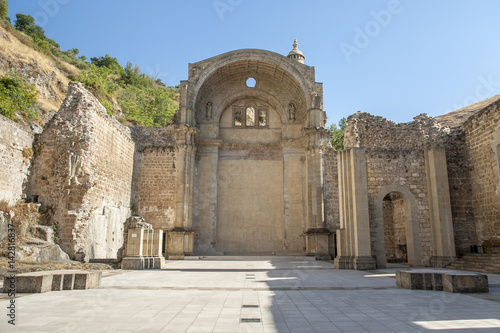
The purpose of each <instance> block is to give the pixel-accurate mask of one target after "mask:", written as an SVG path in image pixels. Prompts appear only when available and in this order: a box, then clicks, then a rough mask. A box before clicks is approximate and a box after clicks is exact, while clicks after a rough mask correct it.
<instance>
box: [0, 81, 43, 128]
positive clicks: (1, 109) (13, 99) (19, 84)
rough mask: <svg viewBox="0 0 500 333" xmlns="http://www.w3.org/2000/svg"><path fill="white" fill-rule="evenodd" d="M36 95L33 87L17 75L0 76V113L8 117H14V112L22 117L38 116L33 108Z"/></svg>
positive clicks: (34, 117) (32, 117)
mask: <svg viewBox="0 0 500 333" xmlns="http://www.w3.org/2000/svg"><path fill="white" fill-rule="evenodd" d="M37 95H38V92H37V91H36V89H35V87H34V86H33V85H31V84H29V83H27V82H26V80H25V79H23V78H21V77H19V76H18V75H15V74H12V73H9V74H8V75H7V76H3V77H0V113H1V114H3V115H4V116H5V117H7V118H9V119H14V115H15V114H16V112H17V113H19V114H21V115H22V116H23V117H24V118H31V119H36V118H38V113H36V112H35V111H34V110H33V107H34V106H35V105H36V97H37Z"/></svg>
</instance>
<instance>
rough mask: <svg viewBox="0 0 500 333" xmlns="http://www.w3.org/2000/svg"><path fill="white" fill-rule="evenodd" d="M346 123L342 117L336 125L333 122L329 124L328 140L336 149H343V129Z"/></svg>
mask: <svg viewBox="0 0 500 333" xmlns="http://www.w3.org/2000/svg"><path fill="white" fill-rule="evenodd" d="M346 125H347V119H345V117H344V118H342V119H340V121H339V126H338V127H337V125H335V124H332V125H331V126H330V142H331V143H332V146H333V147H334V148H335V149H336V150H337V151H342V150H344V131H345V127H346Z"/></svg>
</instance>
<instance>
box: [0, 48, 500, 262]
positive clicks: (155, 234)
mask: <svg viewBox="0 0 500 333" xmlns="http://www.w3.org/2000/svg"><path fill="white" fill-rule="evenodd" d="M188 73H189V74H188V78H187V80H186V81H181V82H180V106H179V110H178V112H177V114H176V116H175V118H174V119H173V121H172V122H171V123H170V124H169V125H167V126H165V127H162V128H147V127H126V126H124V125H122V124H120V123H119V122H118V121H117V120H116V119H115V118H114V117H113V116H110V115H108V114H107V113H106V110H105V109H104V107H103V106H102V105H100V104H99V102H98V101H97V100H96V99H95V97H93V96H92V95H91V94H90V93H89V92H87V91H86V90H85V89H84V88H83V86H82V85H81V84H80V83H71V84H70V86H69V88H68V94H67V98H66V100H65V101H64V102H63V105H62V107H61V109H60V110H59V112H58V113H57V114H56V115H55V116H54V117H53V118H52V119H51V121H50V122H49V123H48V125H47V126H46V128H45V129H44V131H43V133H41V134H40V135H38V137H37V138H36V139H35V141H34V142H33V140H32V139H33V138H31V139H30V138H26V140H25V141H22V140H21V141H20V142H18V145H19V146H20V147H21V148H22V146H23V144H24V143H23V142H26V144H25V145H26V146H27V147H28V146H29V145H31V147H32V148H33V150H34V152H35V157H34V158H33V160H32V161H31V162H30V163H28V164H26V165H25V166H24V167H23V168H21V169H20V170H19V171H17V172H18V173H19V177H17V178H16V179H17V180H16V181H14V182H9V184H1V185H2V187H3V190H5V188H7V187H8V192H9V193H10V194H9V195H11V197H10V198H4V199H9V200H11V201H13V200H14V201H15V200H17V199H19V198H20V196H21V194H22V193H23V192H24V193H25V194H27V197H29V198H30V199H31V200H33V201H34V202H38V203H40V204H41V207H42V209H44V211H45V214H46V216H47V218H48V219H49V220H50V221H51V223H53V224H56V225H57V227H58V237H59V238H60V245H61V248H62V249H63V250H64V251H65V252H67V253H68V254H69V255H70V257H71V258H73V259H77V260H85V261H87V260H90V259H104V258H117V257H120V256H127V255H131V252H130V251H133V250H130V251H129V253H126V252H127V251H126V250H127V249H126V248H124V247H125V246H124V244H125V243H127V241H128V242H129V243H130V242H133V241H134V238H131V237H132V236H131V235H136V236H137V234H135V233H134V234H130V232H129V231H130V230H127V228H126V226H125V222H126V220H127V219H128V218H129V217H130V216H140V217H143V218H144V220H145V221H146V222H147V223H148V224H150V225H151V226H152V229H151V230H145V231H144V230H143V231H142V233H140V234H139V238H140V239H141V240H140V242H141V244H140V245H141V249H140V250H139V252H137V251H136V252H135V253H134V254H133V255H136V256H139V257H140V256H142V255H145V254H144V253H143V251H146V250H144V249H143V248H142V246H143V243H142V242H143V240H142V239H143V238H144V237H146V238H148V237H149V239H150V240H144V244H145V245H144V246H145V247H147V246H149V248H152V249H156V250H155V253H151V252H150V253H149V254H148V255H153V256H155V255H156V256H164V257H165V258H167V259H183V258H185V257H186V256H193V255H195V256H200V255H294V256H315V257H316V258H317V259H322V260H334V264H335V267H336V268H341V269H374V268H376V267H378V268H380V267H385V265H386V264H387V263H388V262H389V263H390V262H406V263H408V264H409V265H410V266H413V267H419V266H434V267H445V266H446V265H448V264H450V263H452V262H453V261H455V260H457V258H458V257H460V256H462V255H464V254H466V253H470V252H475V251H483V252H488V251H490V252H498V250H499V249H500V111H499V107H500V97H499V96H497V97H493V98H491V99H489V100H486V101H483V102H481V103H478V104H475V105H472V106H469V107H466V108H464V109H461V110H458V111H456V112H453V113H451V114H448V115H444V116H441V117H436V118H433V117H430V116H427V115H425V114H422V115H419V116H416V117H415V118H414V121H413V122H410V123H403V124H395V123H393V122H391V121H388V120H386V119H384V118H382V117H376V116H372V115H369V114H366V113H361V112H358V113H356V114H353V115H352V116H350V117H349V119H348V126H347V128H346V131H345V142H344V145H345V149H344V151H342V152H339V151H336V150H335V149H334V148H332V146H331V144H330V141H329V132H328V130H327V128H326V127H325V125H326V121H327V119H326V113H325V111H324V110H323V86H322V84H321V83H318V82H316V81H315V72H314V67H311V66H308V65H306V64H305V56H304V54H303V53H302V52H301V51H300V50H299V49H298V45H297V42H296V41H295V43H294V45H293V50H292V51H291V52H290V53H289V54H288V55H286V56H284V55H280V54H277V53H274V52H270V51H265V50H257V49H243V50H236V51H232V52H228V53H224V54H221V55H218V56H215V57H213V58H209V59H206V60H202V61H200V62H197V63H193V64H189V68H188ZM5 122H6V120H4V119H2V124H1V126H4V125H3V124H4V123H5ZM19 131H21V129H19ZM19 131H18V132H19ZM19 133H20V132H19ZM19 133H18V134H16V137H17V138H19V137H22V135H23V134H22V133H21V134H19ZM30 140H31V141H30ZM18 152H19V149H18V150H17V152H16V154H18ZM28 174H29V176H26V175H28ZM26 179H27V183H25V184H24V189H23V182H26ZM5 192H6V191H3V192H2V193H5ZM145 235H146V236H145ZM148 235H149V236H148ZM129 236H130V237H129ZM148 242H149V243H148ZM148 244H149V245H148ZM478 249H479V250H478ZM136 250H137V249H136Z"/></svg>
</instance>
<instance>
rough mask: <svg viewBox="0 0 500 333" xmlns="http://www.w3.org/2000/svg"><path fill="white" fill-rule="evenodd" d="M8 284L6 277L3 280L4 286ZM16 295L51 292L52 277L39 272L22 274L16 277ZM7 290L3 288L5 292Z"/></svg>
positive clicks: (8, 280)
mask: <svg viewBox="0 0 500 333" xmlns="http://www.w3.org/2000/svg"><path fill="white" fill-rule="evenodd" d="M9 284H10V279H9V278H8V277H5V278H4V286H6V285H9ZM15 290H16V293H46V292H48V291H51V290H52V275H47V274H43V273H40V272H33V273H23V274H19V275H17V276H16V289H15ZM7 291H8V288H4V292H7Z"/></svg>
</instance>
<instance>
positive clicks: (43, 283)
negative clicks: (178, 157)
mask: <svg viewBox="0 0 500 333" xmlns="http://www.w3.org/2000/svg"><path fill="white" fill-rule="evenodd" d="M101 278H102V272H100V271H98V272H89V271H63V270H59V271H43V272H31V273H22V274H18V275H16V282H15V292H16V293H20V294H22V293H46V292H49V291H60V290H73V289H80V290H82V289H92V288H97V287H99V286H100V285H101ZM11 285H12V279H11V278H10V277H9V276H5V277H4V286H11ZM3 292H4V293H8V292H9V289H8V288H5V287H4V288H3Z"/></svg>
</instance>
